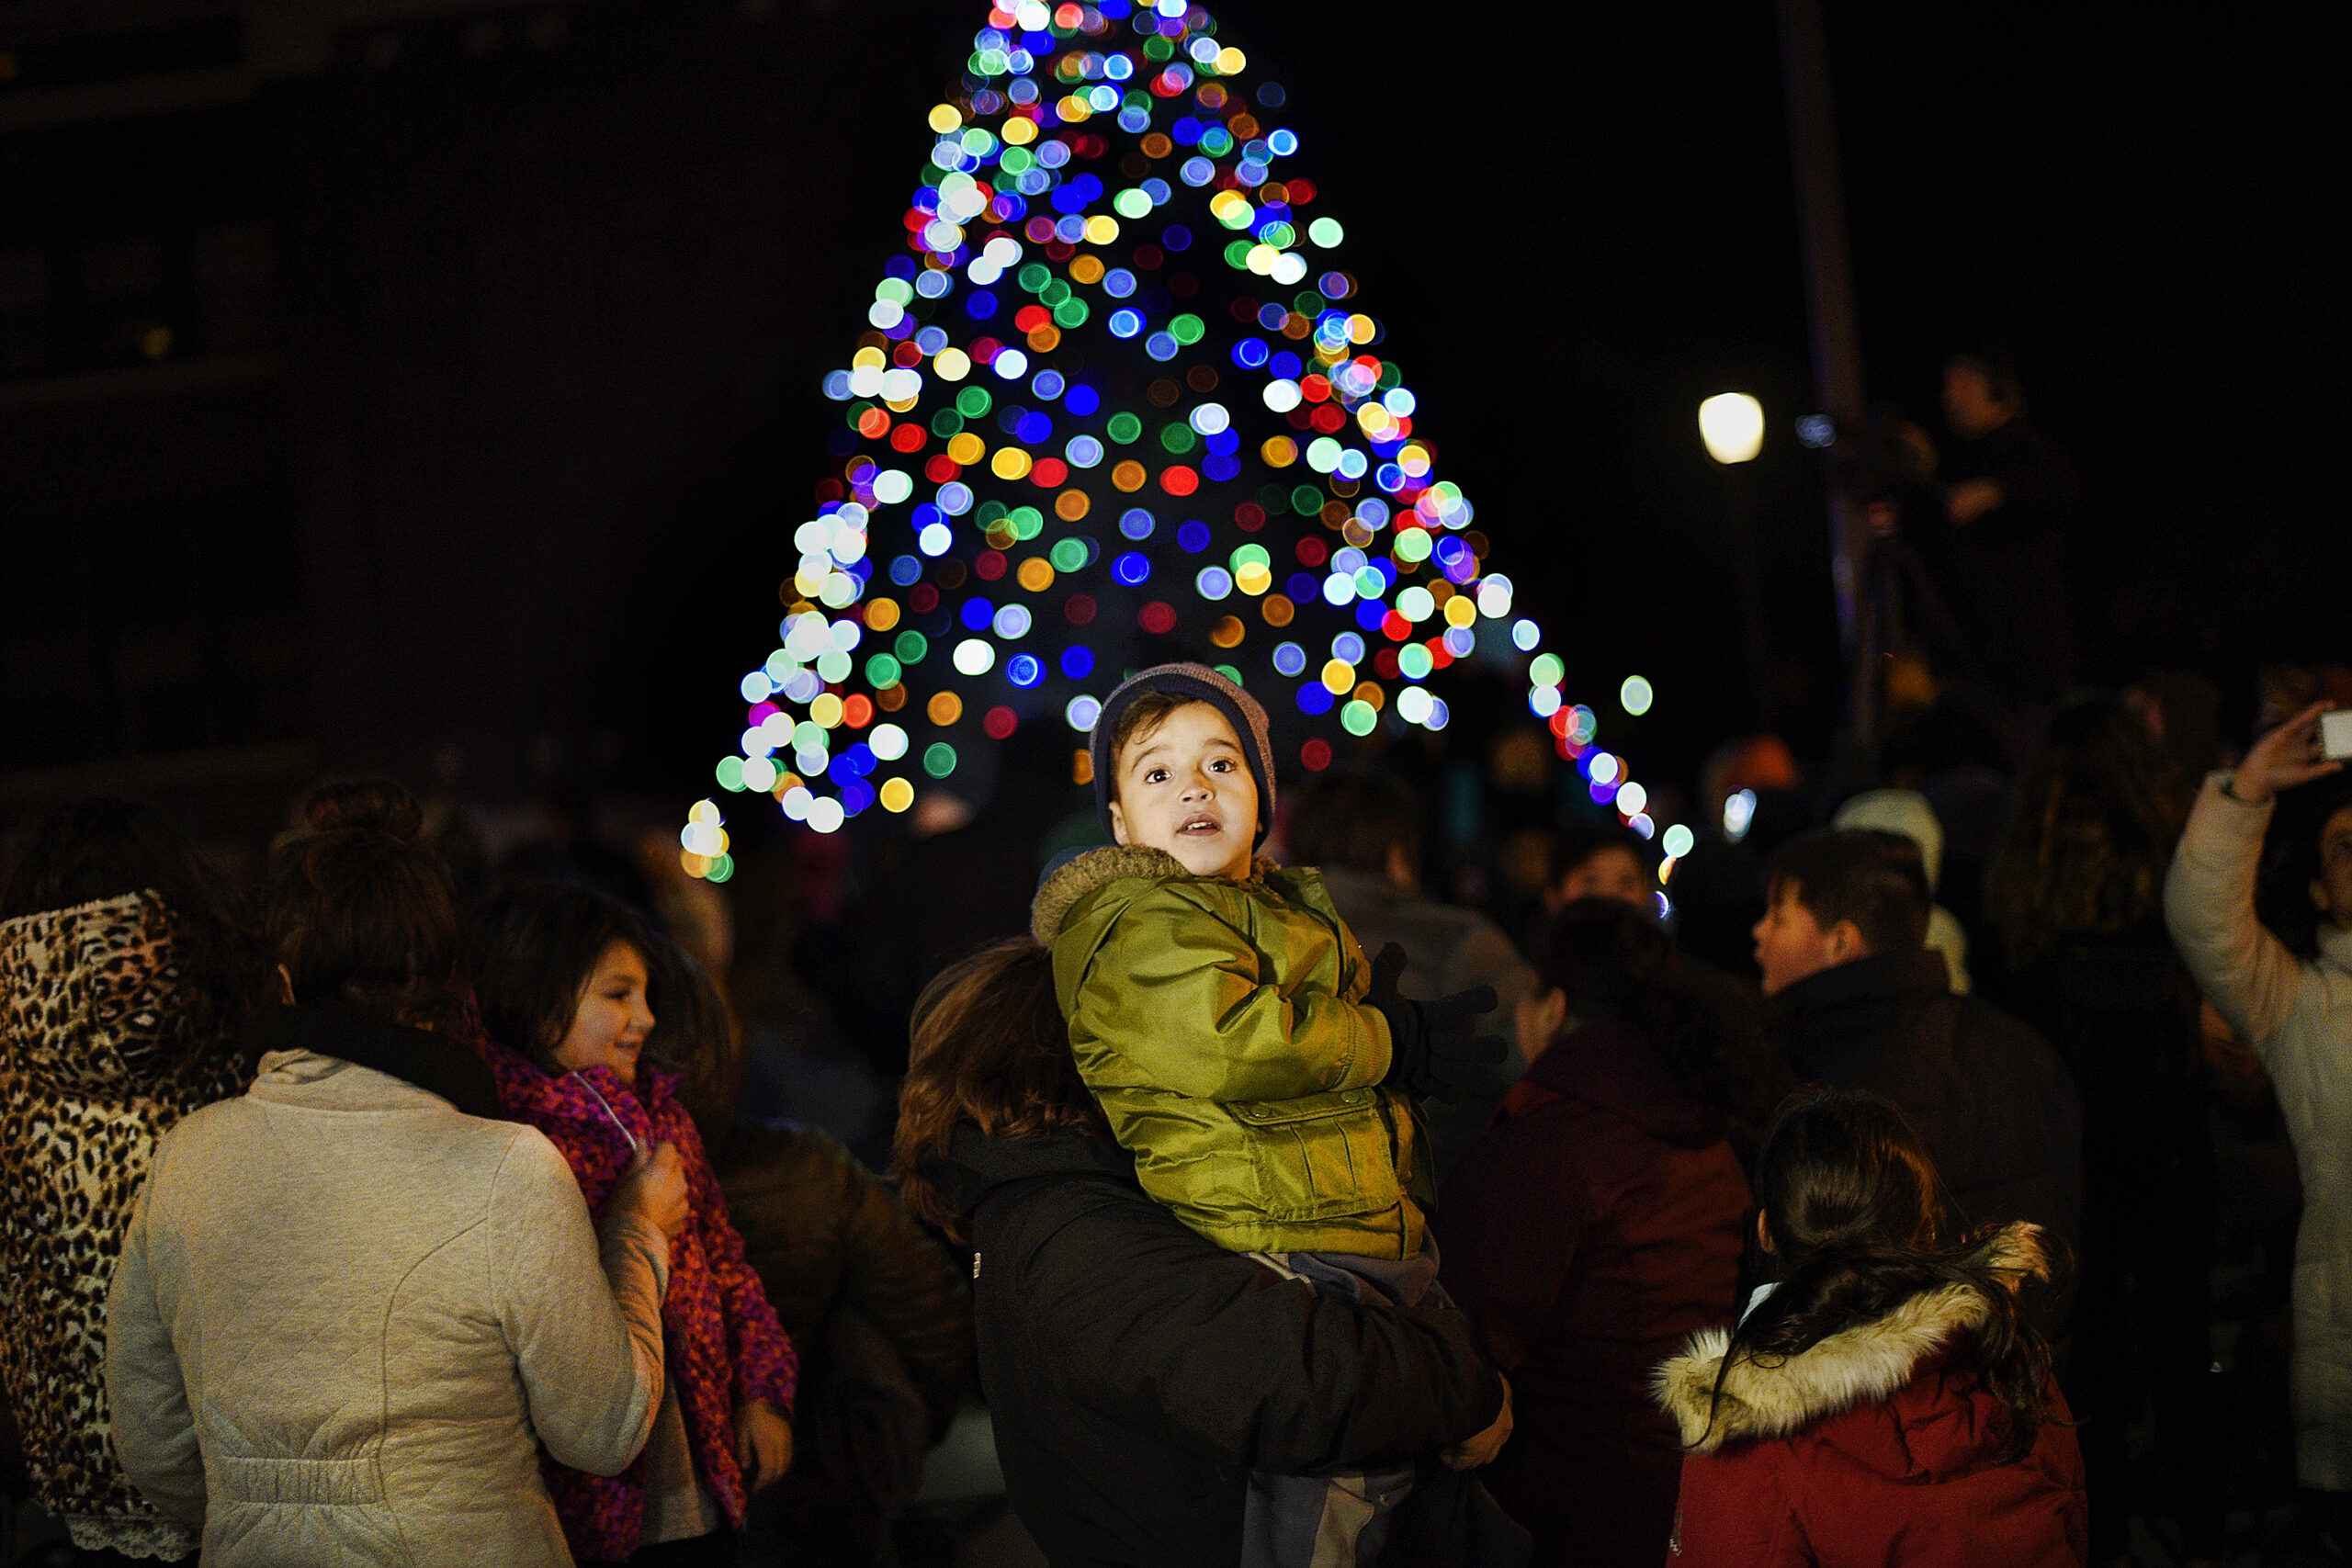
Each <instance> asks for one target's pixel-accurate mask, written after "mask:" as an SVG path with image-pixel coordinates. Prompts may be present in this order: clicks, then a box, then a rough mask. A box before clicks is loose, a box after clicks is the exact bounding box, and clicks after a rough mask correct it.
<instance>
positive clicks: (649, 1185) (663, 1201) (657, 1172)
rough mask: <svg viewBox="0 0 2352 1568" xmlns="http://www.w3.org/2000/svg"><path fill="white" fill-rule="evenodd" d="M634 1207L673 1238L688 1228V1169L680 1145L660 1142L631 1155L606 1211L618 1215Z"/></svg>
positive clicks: (658, 1228)
mask: <svg viewBox="0 0 2352 1568" xmlns="http://www.w3.org/2000/svg"><path fill="white" fill-rule="evenodd" d="M632 1209H633V1210H635V1211H636V1212H637V1213H639V1215H641V1216H643V1217H644V1218H645V1219H647V1220H650V1221H651V1222H652V1224H653V1227H654V1228H655V1229H656V1230H658V1231H660V1232H661V1233H662V1235H665V1236H668V1237H670V1238H671V1239H672V1240H675V1239H676V1238H677V1235H678V1233H679V1232H680V1231H682V1230H684V1229H685V1228H686V1221H687V1219H688V1218H689V1217H690V1214H691V1211H690V1209H689V1208H688V1205H687V1202H686V1168H685V1163H684V1160H682V1159H681V1158H680V1157H679V1156H678V1145H675V1144H662V1145H656V1146H655V1148H654V1149H653V1151H652V1152H651V1153H650V1154H649V1153H647V1152H646V1151H645V1150H644V1149H639V1150H638V1151H637V1153H636V1155H635V1156H632V1157H631V1158H630V1160H629V1162H628V1169H627V1170H625V1171H623V1172H622V1173H621V1183H620V1185H619V1186H618V1187H616V1188H614V1189H613V1201H612V1204H611V1207H610V1208H609V1209H608V1210H607V1211H606V1212H607V1213H615V1214H618V1213H626V1212H628V1211H629V1210H632Z"/></svg>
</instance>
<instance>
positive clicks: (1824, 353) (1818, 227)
mask: <svg viewBox="0 0 2352 1568" xmlns="http://www.w3.org/2000/svg"><path fill="white" fill-rule="evenodd" d="M1777 4H1778V9H1779V13H1780V24H1781V73H1782V80H1783V85H1784V88H1785V91H1786V94H1787V97H1788V112H1789V151H1790V155H1791V158H1792V161H1793V163H1794V164H1795V170H1796V194H1797V230H1798V232H1799V234H1800V235H1802V236H1803V239H1804V292H1805V307H1806V314H1807V316H1808V317H1809V319H1810V321H1811V324H1812V329H1813V379H1814V388H1815V395H1816V396H1817V397H1819V399H1820V400H1821V403H1822V408H1823V411H1824V412H1826V413H1827V414H1829V415H1830V417H1831V418H1833V419H1834V420H1836V421H1837V429H1838V446H1844V445H1845V444H1846V443H1847V442H1848V441H1849V440H1851V439H1852V438H1853V437H1854V436H1855V435H1856V434H1859V433H1860V429H1861V423H1862V416H1863V411H1864V408H1865V407H1866V404H1865V402H1864V400H1863V397H1862V344H1861V330H1860V327H1859V326H1858V325H1857V324H1856V319H1855V313H1854V268H1853V260H1852V256H1851V254H1850V252H1849V250H1848V247H1847V243H1846V191H1845V182H1844V180H1843V179H1842V178H1841V177H1840V175H1839V174H1838V116H1837V110H1836V108H1835V107H1834V106H1833V104H1832V103H1831V100H1830V94H1829V50H1828V45H1827V44H1826V41H1825V40H1824V37H1823V33H1822V25H1821V3H1820V0H1777ZM1831 455H1832V457H1833V465H1832V473H1831V478H1830V483H1829V570H1830V574H1831V580H1832V581H1833V582H1834V583H1835V585H1836V588H1837V593H1838V642H1839V645H1840V646H1841V647H1842V648H1843V649H1844V650H1845V655H1846V662H1847V672H1848V676H1849V681H1850V688H1849V713H1848V716H1847V718H1848V722H1849V725H1850V726H1851V727H1852V728H1851V731H1850V733H1851V735H1852V738H1853V739H1854V741H1855V742H1856V743H1857V745H1858V747H1859V748H1860V750H1862V751H1863V752H1864V754H1865V755H1867V753H1868V750H1869V748H1870V746H1871V738H1872V731H1873V730H1874V729H1875V728H1876V724H1875V720H1876V715H1877V706H1878V705H1877V703H1876V701H1875V700H1874V692H1875V688H1876V675H1877V665H1878V648H1877V642H1878V637H1877V628H1876V627H1875V626H1871V624H1870V620H1871V616H1870V614H1869V606H1868V604H1867V602H1866V601H1865V600H1864V599H1863V598H1862V596H1861V594H1860V586H1861V585H1860V581H1859V580H1858V578H1859V572H1860V560H1861V554H1862V548H1863V544H1862V540H1861V537H1860V521H1861V519H1860V516H1859V515H1857V513H1856V509H1855V508H1854V507H1852V506H1851V505H1849V502H1848V498H1847V496H1846V493H1845V491H1844V489H1843V487H1842V486H1841V485H1840V484H1839V483H1838V478H1837V474H1836V464H1835V462H1834V458H1835V457H1837V456H1838V451H1837V448H1835V447H1833V448H1832V452H1831Z"/></svg>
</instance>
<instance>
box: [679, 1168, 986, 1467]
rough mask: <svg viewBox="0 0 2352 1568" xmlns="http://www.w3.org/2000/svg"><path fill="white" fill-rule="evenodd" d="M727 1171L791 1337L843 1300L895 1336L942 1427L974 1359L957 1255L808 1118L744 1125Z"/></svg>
mask: <svg viewBox="0 0 2352 1568" xmlns="http://www.w3.org/2000/svg"><path fill="white" fill-rule="evenodd" d="M723 1158H724V1164H723V1166H722V1169H721V1179H722V1181H723V1184H724V1186H725V1188H726V1192H727V1203H728V1208H729V1213H731V1214H732V1215H733V1217H734V1220H735V1224H736V1228H737V1229H738V1230H740V1231H741V1233H742V1235H743V1239H744V1244H745V1248H746V1251H747V1254H748V1256H749V1258H750V1261H751V1263H752V1267H753V1268H754V1269H757V1270H758V1271H759V1275H760V1278H761V1280H762V1281H763V1283H764V1284H765V1286H766V1288H767V1292H768V1298H769V1299H770V1300H771V1301H773V1302H774V1303H775V1307H776V1312H777V1314H778V1315H779V1316H780V1317H781V1318H782V1319H783V1321H784V1325H785V1327H786V1330H787V1331H789V1332H790V1333H791V1334H792V1335H793V1336H794V1337H796V1338H799V1339H802V1340H803V1341H805V1342H806V1343H808V1344H811V1345H813V1344H815V1343H817V1341H818V1338H819V1335H820V1328H821V1326H822V1325H823V1323H824V1320H825V1316H826V1314H828V1313H830V1312H831V1311H832V1309H833V1308H834V1307H835V1306H837V1305H839V1306H846V1307H848V1308H849V1309H850V1310H852V1311H854V1312H855V1313H856V1314H858V1315H859V1316H861V1317H863V1318H864V1319H865V1321H866V1323H868V1324H869V1325H872V1326H873V1327H874V1328H875V1330H876V1332H878V1333H879V1334H880V1335H881V1336H882V1337H883V1338H884V1339H886V1340H888V1342H889V1345H890V1348H892V1349H893V1350H895V1351H897V1352H898V1354H899V1359H901V1360H902V1361H903V1362H904V1363H905V1365H906V1369H907V1374H908V1376H909V1377H910V1378H911V1379H913V1381H914V1384H915V1387H916V1388H917V1389H918V1390H919V1391H920V1392H921V1393H922V1396H923V1401H924V1403H925V1404H926V1405H927V1406H928V1407H929V1410H930V1415H931V1419H932V1426H933V1430H934V1432H944V1430H945V1427H946V1424H947V1422H948V1421H949V1420H951V1419H953V1417H954V1416H955V1413H956V1404H958V1402H959V1401H960V1400H961V1399H962V1397H963V1393H964V1387H965V1382H966V1380H967V1378H968V1377H969V1375H970V1369H971V1339H972V1337H971V1312H970V1300H969V1297H968V1295H967V1292H966V1289H965V1285H964V1281H963V1280H962V1278H961V1275H960V1272H959V1270H958V1269H956V1264H955V1261H954V1259H952V1258H949V1257H948V1255H947V1253H946V1251H945V1250H944V1248H942V1247H940V1246H939V1245H938V1244H937V1243H936V1242H934V1241H933V1240H932V1239H931V1238H930V1237H929V1236H928V1235H925V1234H924V1233H923V1231H922V1227H921V1226H919V1225H918V1224H915V1222H914V1220H913V1218H912V1217H911V1216H910V1215H909V1214H908V1213H907V1212H906V1210H905V1209H904V1208H903V1207H902V1206H901V1205H900V1204H899V1201H898V1198H897V1196H896V1195H895V1194H893V1193H892V1192H891V1190H890V1189H889V1188H888V1186H887V1185H885V1184H884V1183H883V1182H882V1181H881V1180H880V1179H877V1178H876V1177H875V1176H874V1175H873V1174H872V1173H871V1172H869V1171H868V1170H866V1169H865V1167H863V1166H861V1165H859V1164H858V1163H857V1159H856V1157H855V1156H853V1155H852V1154H851V1153H850V1152H849V1150H848V1149H846V1148H845V1147H843V1146H842V1144H841V1143H840V1142H839V1141H838V1140H837V1139H834V1138H831V1137H829V1136H827V1135H826V1134H823V1133H820V1132H818V1131H816V1130H815V1129H813V1128H806V1127H804V1128H799V1129H796V1130H789V1131H787V1130H783V1129H770V1128H763V1127H752V1126H746V1127H741V1128H738V1129H736V1130H735V1132H734V1134H733V1136H732V1137H730V1139H729V1143H728V1145H727V1150H726V1154H725V1156H723Z"/></svg>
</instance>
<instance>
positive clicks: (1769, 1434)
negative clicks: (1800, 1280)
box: [1650, 1222, 2050, 1454]
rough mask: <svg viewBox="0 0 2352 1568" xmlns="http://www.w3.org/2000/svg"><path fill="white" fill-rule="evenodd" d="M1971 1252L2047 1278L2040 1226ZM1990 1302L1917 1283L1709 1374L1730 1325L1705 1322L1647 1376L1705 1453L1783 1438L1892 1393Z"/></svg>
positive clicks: (1980, 1322) (1688, 1444)
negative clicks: (1785, 1349)
mask: <svg viewBox="0 0 2352 1568" xmlns="http://www.w3.org/2000/svg"><path fill="white" fill-rule="evenodd" d="M1973 1260H1974V1261H1975V1262H1976V1263H1977V1264H1978V1265H1979V1266H1981V1267H1982V1268H1984V1269H1985V1271H1986V1272H1988V1273H1990V1274H1992V1275H1993V1276H1994V1277H1995V1278H1996V1279H1997V1280H2002V1281H2003V1282H2004V1283H2006V1284H2007V1285H2008V1287H2009V1288H2010V1289H2011V1290H2015V1289H2016V1288H2017V1287H2018V1285H2019V1284H2020V1283H2022V1282H2023V1281H2024V1280H2025V1279H2026V1278H2027V1276H2029V1275H2031V1276H2034V1277H2037V1278H2044V1279H2046V1278H2048V1276H2049V1271H2050V1270H2049V1265H2048V1264H2047V1263H2045V1262H2044V1261H2043V1259H2042V1253H2041V1232H2040V1230H2039V1229H2038V1228H2037V1227H2035V1226H2033V1225H2030V1224H2024V1223H2022V1222H2020V1223H2018V1224H2012V1225H2009V1226H2007V1227H2006V1228H2005V1229H2003V1230H2001V1231H1998V1232H1996V1233H1995V1234H1994V1235H1991V1236H1989V1237H1987V1238H1986V1239H1985V1241H1984V1242H1983V1243H1982V1244H1981V1245H1980V1246H1979V1247H1978V1248H1977V1249H1976V1252H1975V1254H1974V1258H1973ZM1988 1306H1989V1303H1987V1302H1986V1301H1985V1297H1984V1295H1983V1294H1982V1293H1981V1292H1978V1291H1976V1290H1975V1289H1974V1288H1973V1287H1971V1286H1967V1285H1945V1286H1941V1287H1939V1288H1938V1289H1936V1290H1932V1291H1924V1292H1920V1293H1919V1294H1918V1295H1916V1296H1912V1297H1910V1298H1909V1299H1907V1300H1905V1301H1904V1302H1902V1303H1898V1304H1897V1305H1896V1306H1895V1307H1894V1310H1893V1311H1891V1312H1889V1313H1888V1314H1886V1315H1885V1316H1884V1317H1882V1318H1879V1319H1877V1320H1876V1321H1874V1322H1871V1323H1862V1324H1857V1325H1854V1326H1853V1327H1851V1328H1847V1329H1841V1330H1839V1331H1838V1333H1836V1334H1832V1335H1830V1336H1829V1337H1827V1338H1825V1339H1823V1340H1821V1341H1820V1342H1818V1343H1817V1344H1815V1345H1814V1346H1812V1347H1811V1348H1808V1349H1804V1350H1801V1351H1799V1352H1797V1353H1796V1354H1795V1355H1793V1356H1791V1357H1789V1358H1788V1359H1786V1360H1776V1361H1774V1362H1773V1363H1771V1364H1769V1365H1767V1364H1759V1363H1758V1362H1757V1361H1756V1360H1755V1359H1752V1358H1751V1357H1749V1356H1748V1355H1747V1353H1745V1352H1743V1353H1742V1354H1741V1356H1740V1357H1739V1359H1737V1360H1736V1361H1734V1362H1733V1363H1732V1366H1731V1371H1729V1372H1728V1373H1727V1374H1724V1378H1723V1397H1722V1399H1721V1400H1720V1402H1718V1401H1717V1400H1716V1399H1715V1396H1714V1395H1715V1379H1716V1375H1717V1373H1718V1372H1719V1371H1721V1370H1722V1368H1723V1364H1724V1352H1725V1351H1726V1350H1727V1349H1728V1348H1730V1345H1731V1330H1730V1329H1727V1328H1709V1329H1703V1330H1702V1331H1701V1332H1699V1333H1697V1334H1694V1335H1692V1336H1691V1338H1690V1340H1689V1341H1688V1342H1687V1344H1686V1345H1685V1347H1684V1348H1683V1352H1682V1354H1681V1355H1679V1356H1677V1357H1675V1358H1674V1359H1672V1360H1670V1361H1668V1362H1666V1363H1664V1364H1663V1365H1661V1366H1660V1367H1659V1368H1658V1369H1657V1372H1656V1373H1655V1374H1653V1376H1652V1377H1651V1380H1650V1386H1651V1391H1652V1392H1653V1393H1655V1394H1656V1395H1657V1402H1658V1404H1661V1405H1662V1406H1664V1407H1665V1410H1666V1413H1667V1414H1668V1416H1672V1417H1673V1418H1674V1423H1675V1425H1676V1427H1678V1428H1679V1430H1680V1432H1681V1437H1682V1445H1683V1447H1684V1448H1685V1449H1687V1450H1690V1451H1691V1452H1692V1453H1702V1454H1708V1453H1713V1452H1715V1451H1716V1450H1718V1449H1721V1448H1723V1447H1724V1445H1725V1444H1727V1443H1736V1442H1743V1441H1752V1440H1755V1439H1758V1438H1785V1437H1787V1436H1789V1435H1790V1434H1792V1433H1794V1432H1800V1431H1803V1430H1804V1428H1805V1427H1810V1426H1812V1425H1813V1424H1814V1423H1815V1422H1816V1421H1819V1420H1821V1419H1823V1418H1824V1417H1826V1416H1835V1415H1838V1413H1840V1412H1841V1411H1846V1410H1850V1409H1852V1408H1854V1407H1855V1406H1856V1405H1860V1404H1871V1403H1875V1402H1877V1401H1880V1400H1883V1399H1886V1398H1889V1397H1890V1396H1892V1395H1893V1394H1894V1393H1895V1391H1896V1390H1898V1389H1900V1388H1902V1387H1903V1385H1904V1384H1905V1383H1907V1382H1910V1381H1911V1378H1912V1376H1913V1374H1914V1372H1915V1371H1917V1369H1918V1367H1919V1365H1920V1363H1921V1362H1923V1361H1925V1360H1927V1359H1928V1357H1930V1356H1931V1355H1933V1354H1934V1353H1936V1352H1937V1351H1938V1350H1939V1349H1943V1348H1947V1347H1948V1346H1949V1345H1950V1344H1951V1342H1952V1341H1953V1340H1955V1339H1958V1338H1961V1337H1963V1336H1966V1335H1970V1334H1973V1333H1974V1332H1975V1331H1976V1330H1977V1329H1979V1328H1982V1327H1983V1326H1984V1325H1985V1317H1986V1315H1987V1310H1988Z"/></svg>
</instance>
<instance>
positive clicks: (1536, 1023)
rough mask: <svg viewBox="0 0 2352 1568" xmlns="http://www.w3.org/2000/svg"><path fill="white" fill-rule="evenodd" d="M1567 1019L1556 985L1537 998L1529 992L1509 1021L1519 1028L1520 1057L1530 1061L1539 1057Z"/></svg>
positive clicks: (1565, 1000) (1564, 1000) (1565, 1005)
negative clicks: (1515, 1015) (1514, 1017)
mask: <svg viewBox="0 0 2352 1568" xmlns="http://www.w3.org/2000/svg"><path fill="white" fill-rule="evenodd" d="M1567 1017H1568V998H1567V996H1566V993H1565V992H1563V991H1562V990H1561V989H1560V988H1559V987H1557V986H1555V987H1552V988H1551V989H1550V990H1549V991H1546V992H1544V993H1543V994H1542V995H1540V996H1539V995H1536V994H1534V993H1532V992H1531V993H1529V995H1528V997H1527V999H1526V1000H1524V1001H1522V1002H1521V1003H1520V1004H1519V1008H1518V1017H1517V1018H1516V1019H1515V1020H1514V1022H1515V1023H1516V1024H1517V1025H1518V1028H1519V1052H1520V1055H1522V1056H1525V1057H1526V1058H1527V1059H1528V1060H1529V1061H1530V1062H1532V1061H1534V1060H1535V1058H1536V1057H1538V1056H1540V1055H1543V1054H1544V1047H1545V1046H1547V1045H1549V1044H1550V1043H1552V1036H1554V1035H1555V1034H1557V1033H1559V1032H1560V1025H1561V1024H1563V1023H1565V1022H1566V1021H1567Z"/></svg>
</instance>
